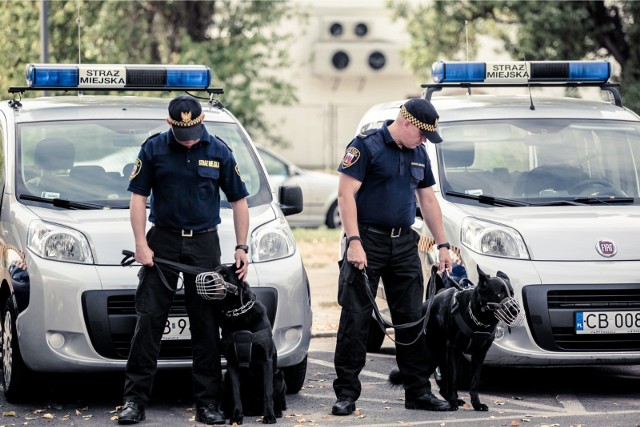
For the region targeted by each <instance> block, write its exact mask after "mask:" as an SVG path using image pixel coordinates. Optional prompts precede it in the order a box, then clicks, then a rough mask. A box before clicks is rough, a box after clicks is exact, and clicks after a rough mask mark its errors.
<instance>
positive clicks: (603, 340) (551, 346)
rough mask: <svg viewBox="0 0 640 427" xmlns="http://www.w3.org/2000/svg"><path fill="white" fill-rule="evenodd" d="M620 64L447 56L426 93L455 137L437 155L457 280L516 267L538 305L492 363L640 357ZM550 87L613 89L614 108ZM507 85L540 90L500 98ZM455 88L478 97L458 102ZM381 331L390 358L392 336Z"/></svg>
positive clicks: (524, 291)
mask: <svg viewBox="0 0 640 427" xmlns="http://www.w3.org/2000/svg"><path fill="white" fill-rule="evenodd" d="M610 70H611V67H610V64H609V63H608V62H601V61H570V62H515V63H500V64H497V63H484V62H462V63H461V62H437V63H435V64H434V68H433V78H434V81H435V82H436V83H435V84H429V85H423V87H424V88H425V95H424V96H425V97H426V98H427V99H431V101H432V103H433V105H434V106H435V107H436V109H437V111H438V113H439V115H440V122H439V126H438V129H439V132H440V134H441V136H442V139H443V140H444V142H443V143H441V144H431V143H428V144H427V150H428V154H429V157H430V159H431V162H432V168H433V173H434V175H435V177H436V181H437V183H436V185H435V187H434V189H435V191H436V195H437V197H438V201H439V203H440V205H441V207H442V213H443V221H444V230H445V233H446V236H447V239H448V241H449V242H450V243H451V245H452V252H451V253H452V255H453V258H454V259H455V260H456V263H455V265H454V268H453V274H454V277H455V278H456V280H460V279H462V278H465V277H467V278H468V279H469V280H470V281H471V282H473V283H477V279H478V278H477V272H476V265H479V266H480V267H481V268H482V270H484V271H485V272H487V273H491V274H492V275H494V274H495V273H496V272H497V271H503V272H504V273H506V274H507V275H508V276H509V278H510V279H511V284H512V285H513V287H514V289H515V292H516V298H517V299H518V301H519V302H520V303H521V304H522V306H523V307H524V309H525V311H526V320H527V321H526V322H524V324H523V325H522V326H520V327H515V328H510V329H509V328H507V327H505V326H504V325H500V326H499V327H498V329H497V333H496V340H495V342H494V344H493V346H492V347H491V349H490V351H489V354H488V355H487V359H486V361H485V364H487V365H533V366H535V365H538V366H541V365H548V366H557V365H591V364H637V363H640V118H639V117H638V115H637V114H636V113H634V112H633V111H630V110H629V109H627V108H624V107H623V106H622V100H621V97H620V95H619V93H618V90H617V86H616V85H615V84H612V83H610V82H609V81H608V80H609V78H610V75H611V71H610ZM541 86H555V87H563V88H564V87H583V86H594V87H599V88H600V89H602V90H603V91H606V92H607V93H609V94H610V95H611V102H605V101H587V100H582V99H576V98H553V97H542V96H539V95H537V94H536V93H535V89H536V88H538V87H541ZM504 87H517V88H519V90H520V91H521V92H522V90H523V88H524V90H525V91H526V90H527V88H529V90H530V91H531V92H530V94H528V93H527V92H525V93H526V94H524V95H508V96H498V95H492V94H491V93H492V92H494V91H496V90H497V88H500V90H502V91H504V90H505V89H503V88H504ZM452 89H458V92H460V91H465V92H468V93H467V94H464V95H462V96H445V95H446V93H447V92H448V93H451V91H452ZM440 91H442V96H437V97H436V96H434V97H432V94H434V93H435V92H440ZM479 92H482V93H485V94H487V95H484V94H479ZM403 102H404V100H398V101H395V102H388V103H384V104H379V105H376V106H373V107H372V108H371V109H370V110H369V111H368V112H367V113H366V114H365V115H364V117H363V118H362V120H361V121H360V123H359V125H358V128H357V132H358V133H359V132H363V131H365V130H367V129H370V128H375V127H379V126H380V125H381V123H382V122H383V121H385V120H393V119H395V117H396V116H397V114H398V111H399V108H400V106H401V105H402V104H403ZM414 227H415V229H416V230H417V231H418V232H420V233H421V235H422V240H421V242H420V248H421V255H422V257H423V260H424V267H425V268H424V272H425V277H427V278H428V273H429V271H430V265H431V263H433V262H434V260H435V257H436V256H437V251H435V249H434V241H433V238H432V236H431V235H430V232H429V230H428V228H427V227H426V225H424V224H423V222H422V221H421V220H420V219H417V221H416V223H415V224H414ZM371 331H372V332H371V334H370V335H371V336H370V341H369V350H376V348H379V346H380V344H381V343H382V339H383V338H384V335H383V333H382V331H380V329H379V328H377V326H375V327H373V328H371Z"/></svg>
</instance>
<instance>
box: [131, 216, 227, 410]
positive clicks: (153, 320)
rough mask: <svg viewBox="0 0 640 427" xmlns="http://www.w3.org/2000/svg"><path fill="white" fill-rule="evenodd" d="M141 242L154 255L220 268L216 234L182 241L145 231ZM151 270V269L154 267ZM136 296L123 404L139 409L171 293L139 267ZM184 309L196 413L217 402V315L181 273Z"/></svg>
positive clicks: (152, 271) (173, 282)
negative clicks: (187, 316)
mask: <svg viewBox="0 0 640 427" xmlns="http://www.w3.org/2000/svg"><path fill="white" fill-rule="evenodd" d="M147 242H148V244H149V247H150V248H151V249H152V250H153V252H154V256H155V257H157V258H162V259H166V260H170V261H174V262H179V263H183V264H187V265H190V266H193V267H202V268H206V269H210V270H213V269H214V268H215V267H216V266H218V265H220V255H221V254H220V241H219V238H218V233H217V232H216V231H211V232H207V233H202V234H194V235H193V236H191V237H183V236H182V235H181V233H180V232H178V231H171V230H165V229H160V228H157V227H151V229H150V230H149V231H148V233H147ZM156 265H157V264H156ZM161 268H162V271H163V273H164V276H165V278H166V280H167V282H168V284H169V286H170V287H171V288H173V289H176V286H177V280H178V276H177V274H176V272H175V271H173V270H170V269H167V268H163V267H162V266H161ZM138 275H139V277H140V283H139V284H138V289H137V291H136V302H135V306H136V313H137V322H136V328H135V332H134V335H133V340H132V342H131V351H130V353H129V359H128V361H127V368H126V373H125V384H124V401H125V402H127V401H133V402H136V403H139V404H141V405H145V404H146V403H147V402H148V401H149V398H150V395H151V388H152V385H153V379H154V377H155V374H156V371H157V365H158V355H159V353H160V342H161V339H162V334H163V332H164V329H165V326H166V322H167V318H168V315H169V309H170V307H171V303H172V302H173V296H174V294H175V291H171V290H170V289H168V288H167V286H166V285H165V284H164V283H163V282H162V280H161V277H160V276H159V273H158V270H157V268H156V267H155V266H153V267H144V266H143V267H142V268H141V269H140V273H139V274H138ZM183 276H184V291H185V304H186V309H187V313H188V315H189V324H190V329H191V346H192V355H193V370H192V376H193V389H194V398H195V405H196V407H197V408H200V407H206V406H207V405H209V404H211V403H214V402H217V403H219V402H220V400H221V398H222V368H221V362H220V349H221V346H220V331H219V328H218V320H217V316H219V315H220V313H221V309H220V306H219V304H218V303H217V302H216V301H207V300H204V299H203V298H202V297H200V296H199V295H198V294H197V292H196V287H195V276H193V275H191V274H183Z"/></svg>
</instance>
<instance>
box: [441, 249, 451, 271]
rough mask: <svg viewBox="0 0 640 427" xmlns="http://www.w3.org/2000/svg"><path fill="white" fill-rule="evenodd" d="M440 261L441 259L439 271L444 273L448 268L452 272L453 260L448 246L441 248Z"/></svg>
mask: <svg viewBox="0 0 640 427" xmlns="http://www.w3.org/2000/svg"><path fill="white" fill-rule="evenodd" d="M438 261H440V262H439V263H438V271H439V272H441V273H442V272H443V271H445V270H448V271H449V272H451V269H452V262H451V255H450V254H449V249H447V248H441V249H439V252H438Z"/></svg>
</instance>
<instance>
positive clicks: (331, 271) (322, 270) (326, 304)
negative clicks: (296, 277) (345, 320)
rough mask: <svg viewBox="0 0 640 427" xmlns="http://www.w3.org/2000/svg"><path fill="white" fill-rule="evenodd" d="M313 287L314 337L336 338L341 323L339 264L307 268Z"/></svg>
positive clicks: (310, 283) (312, 331) (310, 284)
mask: <svg viewBox="0 0 640 427" xmlns="http://www.w3.org/2000/svg"><path fill="white" fill-rule="evenodd" d="M307 275H308V276H309V286H310V287H311V311H312V312H313V324H312V326H311V333H312V337H314V338H326V337H335V336H336V333H337V331H338V322H339V321H340V306H339V305H338V264H337V262H335V263H330V264H326V265H323V266H311V267H307Z"/></svg>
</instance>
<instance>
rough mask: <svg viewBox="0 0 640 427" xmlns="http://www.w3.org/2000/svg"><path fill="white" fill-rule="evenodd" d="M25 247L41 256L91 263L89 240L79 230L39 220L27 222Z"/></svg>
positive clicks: (63, 260) (55, 259)
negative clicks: (27, 229)
mask: <svg viewBox="0 0 640 427" xmlns="http://www.w3.org/2000/svg"><path fill="white" fill-rule="evenodd" d="M27 247H28V248H29V249H30V250H31V251H33V253H35V254H36V255H38V256H39V257H42V258H46V259H51V260H54V261H62V262H77V263H82V264H93V255H91V249H89V242H88V241H87V238H86V237H84V235H83V234H82V233H80V232H79V231H76V230H73V229H71V228H67V227H62V226H60V225H56V224H52V223H49V222H44V221H40V220H36V221H33V222H32V223H31V224H29V231H28V232H27Z"/></svg>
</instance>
